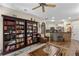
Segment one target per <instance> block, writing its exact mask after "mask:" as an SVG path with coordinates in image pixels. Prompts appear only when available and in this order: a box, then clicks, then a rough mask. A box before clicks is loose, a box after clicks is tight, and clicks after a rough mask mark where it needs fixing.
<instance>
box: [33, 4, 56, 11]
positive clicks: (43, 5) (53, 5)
mask: <svg viewBox="0 0 79 59" xmlns="http://www.w3.org/2000/svg"><path fill="white" fill-rule="evenodd" d="M39 7H42V11H43V12H45V7H53V8H54V7H56V5H55V4H50V3H39V6H37V7H34V8H32V10H35V9H37V8H39Z"/></svg>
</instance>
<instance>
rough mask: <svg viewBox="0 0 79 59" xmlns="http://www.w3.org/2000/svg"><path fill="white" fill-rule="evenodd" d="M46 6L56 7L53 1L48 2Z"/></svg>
mask: <svg viewBox="0 0 79 59" xmlns="http://www.w3.org/2000/svg"><path fill="white" fill-rule="evenodd" d="M46 6H48V7H56V5H55V4H51V3H48V4H46Z"/></svg>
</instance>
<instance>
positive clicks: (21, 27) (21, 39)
mask: <svg viewBox="0 0 79 59" xmlns="http://www.w3.org/2000/svg"><path fill="white" fill-rule="evenodd" d="M16 43H17V44H16V48H17V49H18V48H21V47H24V46H25V21H24V20H16Z"/></svg>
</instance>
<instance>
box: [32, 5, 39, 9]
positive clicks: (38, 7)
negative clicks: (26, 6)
mask: <svg viewBox="0 0 79 59" xmlns="http://www.w3.org/2000/svg"><path fill="white" fill-rule="evenodd" d="M39 7H40V6H37V7H35V8H32V10H35V9H37V8H39Z"/></svg>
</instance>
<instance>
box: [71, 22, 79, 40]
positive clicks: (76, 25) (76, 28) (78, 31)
mask: <svg viewBox="0 0 79 59" xmlns="http://www.w3.org/2000/svg"><path fill="white" fill-rule="evenodd" d="M72 39H74V40H79V21H73V22H72Z"/></svg>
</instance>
